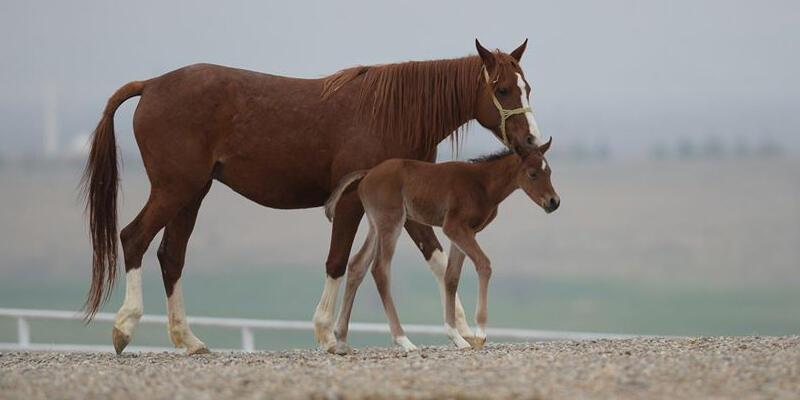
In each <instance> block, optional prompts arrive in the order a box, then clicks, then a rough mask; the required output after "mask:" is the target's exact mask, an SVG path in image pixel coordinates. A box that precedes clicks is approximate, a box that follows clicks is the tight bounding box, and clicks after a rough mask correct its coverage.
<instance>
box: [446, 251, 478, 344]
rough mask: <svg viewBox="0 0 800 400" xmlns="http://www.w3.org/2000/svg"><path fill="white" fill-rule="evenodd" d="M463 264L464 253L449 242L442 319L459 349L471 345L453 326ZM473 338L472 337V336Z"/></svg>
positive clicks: (448, 335)
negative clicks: (448, 259)
mask: <svg viewBox="0 0 800 400" xmlns="http://www.w3.org/2000/svg"><path fill="white" fill-rule="evenodd" d="M463 265H464V253H463V252H461V250H459V249H458V247H457V246H456V245H455V243H452V244H450V261H449V263H448V264H447V270H446V271H445V273H444V281H445V303H444V320H445V327H444V328H445V331H446V332H447V337H449V338H450V340H451V341H453V344H455V345H456V347H458V348H459V349H466V348H469V347H471V345H470V343H469V342H467V341H466V340H465V339H464V338H463V337H462V336H461V334H460V333H459V331H458V329H456V328H455V321H456V317H455V316H456V310H455V309H456V307H455V302H456V291H457V290H458V282H459V280H460V279H461V267H462V266H463ZM473 340H474V338H473Z"/></svg>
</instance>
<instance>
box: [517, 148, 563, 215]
mask: <svg viewBox="0 0 800 400" xmlns="http://www.w3.org/2000/svg"><path fill="white" fill-rule="evenodd" d="M552 142H553V138H550V140H548V141H547V143H545V144H543V145H541V146H539V147H537V148H536V149H535V150H533V151H531V152H530V153H528V155H527V156H526V157H525V158H523V159H522V162H521V163H520V168H519V172H517V182H518V183H519V187H520V188H522V190H524V191H525V193H526V194H527V195H528V197H530V198H531V200H533V201H534V202H535V203H536V204H538V205H540V206H541V207H542V208H543V209H544V210H545V211H547V213H548V214H549V213H551V212H553V211H555V210H556V209H557V208H558V206H559V205H560V204H561V199H560V198H559V197H558V194H557V193H556V190H555V189H553V183H552V182H551V181H550V173H551V171H552V170H551V169H550V163H548V162H547V160H546V159H545V158H544V153H546V152H547V150H549V149H550V144H551V143H552Z"/></svg>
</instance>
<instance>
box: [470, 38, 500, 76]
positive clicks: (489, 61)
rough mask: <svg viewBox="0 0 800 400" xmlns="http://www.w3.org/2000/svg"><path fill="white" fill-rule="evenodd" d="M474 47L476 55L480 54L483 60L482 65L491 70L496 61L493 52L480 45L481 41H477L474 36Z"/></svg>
mask: <svg viewBox="0 0 800 400" xmlns="http://www.w3.org/2000/svg"><path fill="white" fill-rule="evenodd" d="M475 48H476V49H478V55H480V56H481V60H483V65H485V66H486V69H489V70H491V69H492V68H494V65H495V63H496V60H495V58H494V54H492V52H491V51H489V50H488V49H486V48H485V47H483V46H481V42H479V41H478V39H477V38H475Z"/></svg>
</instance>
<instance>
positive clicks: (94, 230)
mask: <svg viewBox="0 0 800 400" xmlns="http://www.w3.org/2000/svg"><path fill="white" fill-rule="evenodd" d="M143 89H144V82H139V81H136V82H130V83H128V84H127V85H125V86H123V87H121V88H119V90H117V91H116V92H115V93H114V94H113V95H112V96H111V98H110V99H108V103H107V104H106V109H105V110H104V111H103V115H102V117H101V118H100V122H99V123H98V124H97V128H95V130H94V134H93V138H92V149H91V151H90V152H89V159H88V161H87V162H86V169H85V170H84V172H83V178H82V179H81V187H82V192H83V194H84V196H85V198H86V210H87V211H88V213H89V229H90V231H91V237H92V248H93V249H94V255H93V257H92V286H91V287H90V288H89V293H88V295H87V298H86V303H84V305H83V309H84V311H85V316H84V318H85V320H86V321H87V322H88V321H91V320H92V318H93V317H94V315H95V314H96V313H97V310H98V309H99V308H100V306H101V305H102V304H103V303H104V302H105V301H106V300H108V298H109V296H110V295H111V289H113V287H114V282H115V279H116V276H117V186H118V184H119V170H118V168H119V165H118V163H117V143H116V139H115V138H114V113H115V112H116V111H117V108H118V107H119V106H120V104H122V102H124V101H125V100H127V99H129V98H131V97H134V96H139V95H141V94H142V90H143Z"/></svg>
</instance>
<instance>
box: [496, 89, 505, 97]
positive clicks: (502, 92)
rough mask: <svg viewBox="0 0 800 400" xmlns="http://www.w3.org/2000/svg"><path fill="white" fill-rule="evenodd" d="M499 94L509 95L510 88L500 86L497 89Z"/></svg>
mask: <svg viewBox="0 0 800 400" xmlns="http://www.w3.org/2000/svg"><path fill="white" fill-rule="evenodd" d="M497 94H498V95H499V96H505V95H507V94H508V89H506V88H499V89H497Z"/></svg>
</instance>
